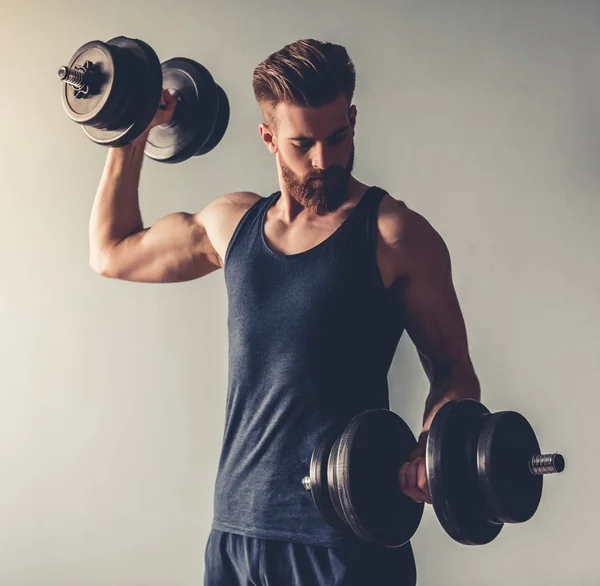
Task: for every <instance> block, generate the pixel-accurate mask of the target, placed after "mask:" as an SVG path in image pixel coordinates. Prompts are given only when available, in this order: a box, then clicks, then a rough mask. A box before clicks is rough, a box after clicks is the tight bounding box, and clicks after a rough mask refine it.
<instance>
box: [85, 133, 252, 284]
mask: <svg viewBox="0 0 600 586" xmlns="http://www.w3.org/2000/svg"><path fill="white" fill-rule="evenodd" d="M145 141H146V135H144V136H142V137H140V139H138V140H136V141H134V142H133V143H131V144H129V145H127V146H126V147H122V148H111V149H110V151H109V154H108V158H107V161H106V165H105V168H104V172H103V174H102V179H101V181H100V185H99V187H98V191H97V193H96V198H95V200H94V205H93V208H92V214H91V217H90V231H89V236H90V266H91V267H92V268H93V269H94V270H95V271H96V272H97V273H98V274H100V275H103V276H105V277H109V278H113V279H121V280H126V281H139V282H146V283H174V282H181V281H189V280H192V279H197V278H200V277H203V276H204V275H208V274H209V273H212V272H213V271H215V270H217V269H219V268H221V267H222V266H223V259H222V258H221V255H220V254H219V252H217V249H216V248H215V246H213V243H212V242H211V239H210V238H209V233H210V234H212V235H213V236H214V239H215V241H218V244H217V243H216V242H215V244H216V246H217V248H221V249H223V242H225V240H224V238H227V237H231V234H232V233H233V230H234V229H235V225H236V224H237V221H239V219H240V218H241V216H242V215H243V213H244V211H245V210H246V209H247V208H248V207H249V206H250V205H251V204H252V203H253V202H254V201H256V199H257V198H258V197H259V196H257V195H256V194H251V193H246V192H240V193H234V194H227V195H224V196H222V197H220V198H218V199H216V200H214V201H213V202H211V203H210V204H208V205H207V206H206V207H205V208H204V209H203V210H202V211H200V212H198V213H196V214H188V213H174V214H169V215H167V216H165V217H163V218H161V219H159V220H158V221H157V222H155V223H154V225H152V226H151V227H149V228H144V227H143V223H142V218H141V213H140V208H139V201H138V185H139V177H140V173H141V167H142V161H143V156H144V152H143V151H144V145H145ZM221 253H222V254H223V250H221Z"/></svg>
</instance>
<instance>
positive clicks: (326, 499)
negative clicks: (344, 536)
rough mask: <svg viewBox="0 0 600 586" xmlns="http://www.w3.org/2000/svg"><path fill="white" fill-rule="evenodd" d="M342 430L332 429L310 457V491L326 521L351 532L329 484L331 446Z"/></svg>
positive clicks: (339, 528)
mask: <svg viewBox="0 0 600 586" xmlns="http://www.w3.org/2000/svg"><path fill="white" fill-rule="evenodd" d="M340 433H341V432H340V431H339V430H338V431H330V432H329V433H327V434H326V435H325V437H324V438H323V440H322V441H321V443H320V444H319V445H318V446H317V447H316V449H315V450H314V452H313V453H312V457H311V459H310V487H311V488H310V492H311V495H312V498H313V501H314V502H315V505H316V506H317V509H318V510H319V512H320V513H321V516H322V517H323V519H324V521H325V522H326V523H328V524H329V525H331V526H332V527H333V528H334V529H338V530H339V531H344V532H346V533H348V532H349V529H348V526H347V525H346V523H345V522H344V521H343V520H342V519H340V517H339V515H338V514H337V512H336V510H335V507H334V506H333V503H332V502H331V497H330V494H329V486H328V484H327V463H328V461H329V454H330V452H331V448H332V446H333V444H334V443H335V442H336V440H337V439H338V438H339V437H340Z"/></svg>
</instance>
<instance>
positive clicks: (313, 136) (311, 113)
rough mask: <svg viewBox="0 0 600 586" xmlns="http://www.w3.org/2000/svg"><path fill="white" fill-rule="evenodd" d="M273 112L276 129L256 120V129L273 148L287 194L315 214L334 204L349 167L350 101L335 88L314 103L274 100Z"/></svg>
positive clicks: (342, 195) (342, 194) (340, 199)
mask: <svg viewBox="0 0 600 586" xmlns="http://www.w3.org/2000/svg"><path fill="white" fill-rule="evenodd" d="M275 116H276V119H277V122H278V125H277V131H276V135H275V136H273V134H272V133H271V131H270V129H269V128H268V127H266V126H265V125H262V124H261V135H262V137H263V140H264V141H265V142H266V143H267V146H268V147H269V150H271V152H273V153H276V154H277V158H278V161H279V166H280V168H281V176H282V179H283V182H284V183H285V186H286V188H287V190H288V191H289V193H290V195H291V196H292V197H293V198H294V199H296V201H298V202H299V203H300V204H302V205H303V206H304V207H306V208H307V209H310V210H312V211H315V212H316V213H318V214H325V213H328V212H332V211H334V210H336V209H338V208H339V207H340V205H342V204H343V203H344V201H346V199H347V197H348V183H349V181H350V176H351V173H352V170H353V168H354V126H355V123H356V107H355V106H352V107H351V108H348V102H347V99H346V97H345V96H344V94H341V95H340V96H339V97H338V98H336V99H335V100H333V101H332V102H330V103H329V104H326V105H325V106H322V107H320V108H316V109H311V108H303V107H300V106H293V105H290V104H278V105H277V108H276V110H275Z"/></svg>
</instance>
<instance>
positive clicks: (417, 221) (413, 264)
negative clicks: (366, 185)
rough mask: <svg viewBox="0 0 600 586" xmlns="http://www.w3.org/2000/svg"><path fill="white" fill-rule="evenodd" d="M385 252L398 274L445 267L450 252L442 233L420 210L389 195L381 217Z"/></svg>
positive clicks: (383, 251)
mask: <svg viewBox="0 0 600 586" xmlns="http://www.w3.org/2000/svg"><path fill="white" fill-rule="evenodd" d="M377 225H378V230H379V241H380V246H381V251H382V255H383V257H384V258H388V259H389V261H388V262H393V264H394V266H395V267H396V272H397V274H398V275H405V276H406V275H409V274H412V273H415V272H419V271H423V270H428V268H429V267H434V266H442V265H443V266H445V265H447V263H448V258H449V252H448V249H447V247H446V243H445V242H444V240H443V238H442V236H441V235H440V234H439V233H438V231H437V230H436V229H435V228H434V227H433V226H432V225H431V223H430V222H429V221H428V220H427V219H426V218H425V217H424V216H423V215H422V214H420V213H419V212H417V211H415V210H413V209H411V208H410V207H409V206H408V205H407V204H406V203H405V202H404V201H402V200H398V199H395V198H394V197H392V196H391V195H389V194H386V195H385V196H384V198H383V199H382V201H381V204H380V207H379V214H378V219H377Z"/></svg>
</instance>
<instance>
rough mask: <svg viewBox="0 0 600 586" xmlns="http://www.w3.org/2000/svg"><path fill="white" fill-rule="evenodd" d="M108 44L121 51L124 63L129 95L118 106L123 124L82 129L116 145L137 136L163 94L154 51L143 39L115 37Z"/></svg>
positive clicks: (93, 137)
mask: <svg viewBox="0 0 600 586" xmlns="http://www.w3.org/2000/svg"><path fill="white" fill-rule="evenodd" d="M107 45H113V46H115V47H117V48H118V49H120V50H121V53H122V56H123V62H124V64H125V66H124V71H125V76H126V79H127V94H128V96H129V98H128V99H127V102H126V104H122V105H121V106H122V107H121V108H120V109H119V115H118V119H120V120H121V121H122V126H120V127H118V128H114V126H113V125H112V124H111V125H110V127H109V128H106V129H100V128H93V127H90V126H84V127H83V131H84V132H85V133H86V134H87V136H88V137H89V138H90V139H91V140H93V141H94V142H96V143H98V144H102V145H105V146H112V147H119V146H124V145H126V144H129V143H130V142H132V141H134V140H135V139H136V138H138V137H139V136H140V135H141V134H142V133H143V132H144V130H146V128H148V125H149V124H150V122H152V119H153V118H154V115H155V114H156V111H157V110H158V106H159V104H160V98H161V96H162V73H161V68H160V61H159V59H158V57H157V55H156V53H155V52H154V50H153V49H152V47H150V45H148V44H146V43H145V42H144V41H140V40H139V39H130V38H128V37H115V38H114V39H111V40H109V41H108V42H107ZM125 106H126V107H125ZM125 114H128V115H125Z"/></svg>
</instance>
